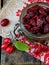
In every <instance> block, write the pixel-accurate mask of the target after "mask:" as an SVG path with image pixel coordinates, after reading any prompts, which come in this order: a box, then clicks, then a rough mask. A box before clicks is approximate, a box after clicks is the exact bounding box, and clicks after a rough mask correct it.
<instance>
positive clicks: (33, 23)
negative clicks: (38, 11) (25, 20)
mask: <svg viewBox="0 0 49 65" xmlns="http://www.w3.org/2000/svg"><path fill="white" fill-rule="evenodd" d="M30 24H31V25H33V26H36V21H35V20H34V19H33V18H32V19H31V20H30Z"/></svg>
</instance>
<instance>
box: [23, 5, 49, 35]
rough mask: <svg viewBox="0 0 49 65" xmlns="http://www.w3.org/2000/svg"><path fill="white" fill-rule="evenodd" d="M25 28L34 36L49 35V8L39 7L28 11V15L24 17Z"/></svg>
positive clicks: (36, 6)
mask: <svg viewBox="0 0 49 65" xmlns="http://www.w3.org/2000/svg"><path fill="white" fill-rule="evenodd" d="M23 24H24V26H25V28H26V29H27V30H28V31H29V32H31V33H33V34H38V35H40V34H47V33H49V8H44V7H42V6H39V5H35V6H32V7H30V8H28V9H27V14H26V15H25V16H24V17H23Z"/></svg>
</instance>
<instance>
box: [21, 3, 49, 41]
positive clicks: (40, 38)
mask: <svg viewBox="0 0 49 65" xmlns="http://www.w3.org/2000/svg"><path fill="white" fill-rule="evenodd" d="M35 5H40V6H42V7H46V8H49V4H48V3H45V2H35V3H32V4H30V5H28V6H27V7H25V8H24V9H23V10H22V13H21V15H20V28H21V30H22V32H23V33H24V34H25V35H26V36H27V37H28V38H30V39H34V40H49V33H48V34H42V35H40V36H38V35H36V34H32V33H30V32H29V31H27V29H26V28H25V27H24V24H23V20H22V18H23V16H25V14H26V11H27V9H28V8H30V7H32V6H35Z"/></svg>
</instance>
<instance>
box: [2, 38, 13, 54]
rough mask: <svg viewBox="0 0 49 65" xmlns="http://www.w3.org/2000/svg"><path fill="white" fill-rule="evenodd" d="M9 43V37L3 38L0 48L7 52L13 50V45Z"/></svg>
mask: <svg viewBox="0 0 49 65" xmlns="http://www.w3.org/2000/svg"><path fill="white" fill-rule="evenodd" d="M10 43H11V39H10V38H4V40H3V44H2V45H1V49H2V50H5V51H6V52H7V53H8V54H10V53H12V52H13V51H14V46H11V45H10Z"/></svg>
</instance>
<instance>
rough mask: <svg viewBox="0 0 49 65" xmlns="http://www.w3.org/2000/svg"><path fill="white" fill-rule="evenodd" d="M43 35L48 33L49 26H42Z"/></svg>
mask: <svg viewBox="0 0 49 65" xmlns="http://www.w3.org/2000/svg"><path fill="white" fill-rule="evenodd" d="M44 33H49V24H46V25H45V26H44Z"/></svg>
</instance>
